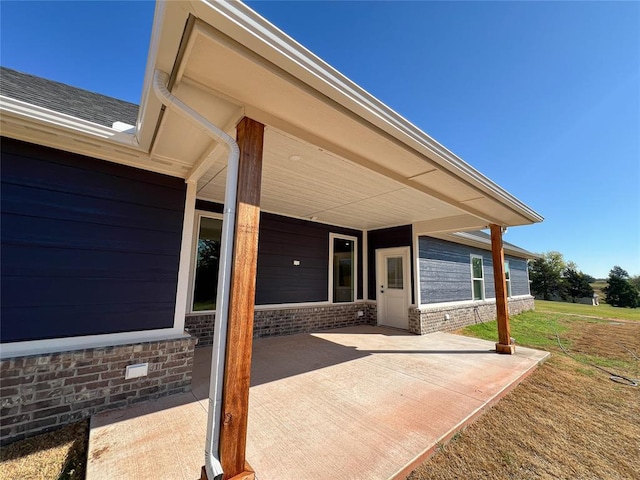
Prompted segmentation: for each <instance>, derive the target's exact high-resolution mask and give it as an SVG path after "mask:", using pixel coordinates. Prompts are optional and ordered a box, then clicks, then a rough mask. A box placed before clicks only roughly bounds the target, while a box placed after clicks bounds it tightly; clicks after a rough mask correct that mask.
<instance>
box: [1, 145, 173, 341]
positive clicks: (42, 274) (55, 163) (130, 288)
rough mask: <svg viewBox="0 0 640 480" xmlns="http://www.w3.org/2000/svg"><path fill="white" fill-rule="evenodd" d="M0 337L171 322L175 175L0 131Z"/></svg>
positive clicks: (114, 329)
mask: <svg viewBox="0 0 640 480" xmlns="http://www.w3.org/2000/svg"><path fill="white" fill-rule="evenodd" d="M1 168H2V191H1V195H2V199H1V200H2V203H1V214H2V230H1V241H2V266H1V272H2V287H1V288H2V312H1V313H2V318H1V332H2V342H15V341H24V340H41V339H49V338H57V337H68V336H79V335H94V334H104V333H118V332H127V331H136V330H149V329H156V328H170V327H172V326H173V315H174V305H175V296H176V288H177V274H178V263H179V255H180V242H181V236H182V220H183V213H184V200H185V192H186V189H185V185H184V181H182V180H181V179H177V178H173V177H169V176H166V175H160V174H156V173H151V172H146V171H143V170H139V169H135V168H131V167H126V166H123V165H117V164H114V163H110V162H105V161H102V160H96V159H93V158H88V157H84V156H81V155H75V154H71V153H68V152H63V151H59V150H54V149H49V148H45V147H40V146H36V145H32V144H28V143H24V142H19V141H17V140H11V139H6V138H3V139H2V165H1Z"/></svg>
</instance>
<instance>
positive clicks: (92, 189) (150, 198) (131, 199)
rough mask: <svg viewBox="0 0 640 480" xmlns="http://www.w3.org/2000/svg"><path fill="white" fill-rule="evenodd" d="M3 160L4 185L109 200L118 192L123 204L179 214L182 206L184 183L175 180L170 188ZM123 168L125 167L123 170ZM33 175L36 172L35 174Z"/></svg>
mask: <svg viewBox="0 0 640 480" xmlns="http://www.w3.org/2000/svg"><path fill="white" fill-rule="evenodd" d="M2 155H3V158H2V181H3V183H5V184H14V185H21V186H25V187H32V188H39V189H43V190H52V191H58V192H68V193H71V194H75V195H78V196H81V197H97V198H104V199H109V198H113V197H114V193H116V192H117V197H116V198H118V200H120V201H121V202H123V203H133V204H139V205H149V206H155V207H160V208H164V209H169V210H176V211H181V210H182V209H181V208H177V205H178V204H179V203H181V204H182V205H184V198H185V190H184V189H183V188H182V185H184V181H183V180H179V179H174V180H173V182H172V183H174V186H173V187H166V186H164V185H157V184H155V183H147V182H141V181H136V180H132V179H129V178H126V177H113V176H109V175H105V174H104V173H102V172H98V171H93V170H84V169H80V168H75V167H70V166H66V165H59V164H55V163H50V162H47V161H40V160H37V159H28V158H25V157H22V156H11V155H5V154H4V151H3V154H2ZM125 168H126V167H125ZM34 172H38V174H37V175H34Z"/></svg>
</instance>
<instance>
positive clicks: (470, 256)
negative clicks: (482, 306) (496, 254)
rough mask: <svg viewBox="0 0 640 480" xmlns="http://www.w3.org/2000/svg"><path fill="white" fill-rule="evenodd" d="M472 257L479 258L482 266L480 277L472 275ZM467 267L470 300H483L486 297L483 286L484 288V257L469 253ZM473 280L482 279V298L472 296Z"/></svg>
mask: <svg viewBox="0 0 640 480" xmlns="http://www.w3.org/2000/svg"><path fill="white" fill-rule="evenodd" d="M474 258H479V259H480V267H481V268H482V278H476V277H474V276H473V259H474ZM469 268H470V269H471V300H475V301H479V300H485V297H486V292H485V288H484V278H485V275H484V257H483V256H482V255H476V254H475V253H472V254H470V255H469ZM475 280H482V298H479V299H478V298H474V291H473V283H474V281H475Z"/></svg>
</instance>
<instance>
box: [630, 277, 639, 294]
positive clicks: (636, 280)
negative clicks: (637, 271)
mask: <svg viewBox="0 0 640 480" xmlns="http://www.w3.org/2000/svg"><path fill="white" fill-rule="evenodd" d="M629 283H631V285H633V286H634V287H636V290H638V291H639V292H640V275H634V276H633V277H630V278H629Z"/></svg>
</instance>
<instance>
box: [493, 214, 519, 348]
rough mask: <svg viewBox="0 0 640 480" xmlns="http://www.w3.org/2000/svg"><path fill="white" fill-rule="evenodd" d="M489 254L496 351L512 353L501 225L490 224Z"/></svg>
mask: <svg viewBox="0 0 640 480" xmlns="http://www.w3.org/2000/svg"><path fill="white" fill-rule="evenodd" d="M490 228H491V256H492V258H493V279H494V283H495V288H496V315H497V320H498V343H496V351H497V352H498V353H508V354H514V353H515V352H516V347H515V345H512V344H511V329H510V327H509V303H508V298H507V280H506V277H505V273H504V249H503V247H502V227H501V226H500V225H496V224H491V225H490Z"/></svg>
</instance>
